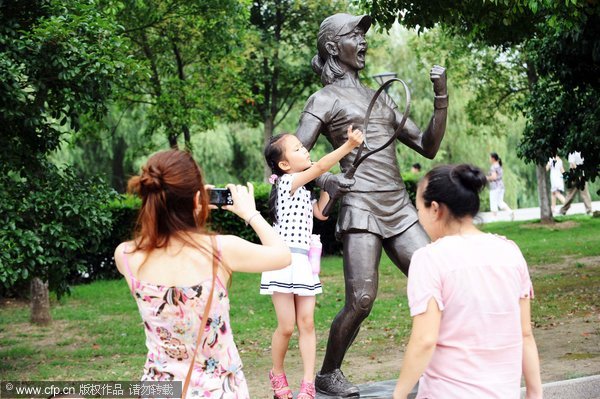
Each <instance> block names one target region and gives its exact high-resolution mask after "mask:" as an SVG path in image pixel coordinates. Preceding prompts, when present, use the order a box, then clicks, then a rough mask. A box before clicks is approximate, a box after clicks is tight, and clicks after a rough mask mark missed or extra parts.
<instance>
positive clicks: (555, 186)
mask: <svg viewBox="0 0 600 399" xmlns="http://www.w3.org/2000/svg"><path fill="white" fill-rule="evenodd" d="M546 170H548V171H550V194H551V195H552V197H551V202H552V213H555V209H554V208H555V207H556V199H557V198H558V200H559V201H560V202H561V203H562V204H564V203H565V196H564V195H563V193H564V192H565V181H564V179H563V173H565V168H564V166H563V162H562V159H560V157H559V156H558V154H554V156H553V157H551V158H550V159H548V163H547V164H546Z"/></svg>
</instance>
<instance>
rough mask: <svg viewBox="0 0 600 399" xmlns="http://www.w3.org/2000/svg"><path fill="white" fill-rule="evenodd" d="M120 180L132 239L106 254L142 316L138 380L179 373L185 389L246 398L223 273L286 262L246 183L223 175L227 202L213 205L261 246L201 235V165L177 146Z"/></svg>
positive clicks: (204, 206)
mask: <svg viewBox="0 0 600 399" xmlns="http://www.w3.org/2000/svg"><path fill="white" fill-rule="evenodd" d="M129 187H130V190H131V191H134V192H136V193H139V195H140V196H141V197H142V207H141V208H140V212H139V216H138V225H137V232H136V234H135V238H134V239H133V240H132V241H127V242H124V243H121V244H120V245H119V246H118V247H117V249H116V250H115V261H116V263H117V267H118V269H119V271H120V272H121V274H123V276H125V279H126V280H127V284H128V285H129V287H130V289H131V293H132V294H133V297H134V298H135V300H136V302H137V305H138V308H139V311H140V315H141V317H142V320H143V322H144V323H143V326H144V332H145V333H146V347H147V348H148V356H147V359H146V364H145V366H144V372H143V376H142V381H165V380H169V381H172V380H174V381H185V380H186V377H188V375H189V376H191V379H190V381H191V384H190V386H189V390H188V391H187V396H189V397H195V398H228V399H233V398H237V399H248V398H249V397H250V396H249V394H248V388H247V385H246V381H245V378H244V373H243V372H242V362H241V360H240V356H239V354H238V351H237V348H236V346H235V343H234V341H233V335H232V333H231V325H230V322H229V298H228V292H227V288H226V287H227V281H228V279H229V275H230V274H231V271H243V272H262V271H265V270H274V269H278V268H282V267H285V266H287V265H288V264H289V262H290V261H291V255H290V251H289V249H288V248H287V245H286V244H285V242H284V241H283V240H282V239H281V237H280V236H279V234H277V232H275V230H274V229H273V228H272V227H271V226H270V225H269V224H268V223H267V222H266V221H265V220H264V219H263V218H262V216H261V215H260V213H259V212H258V211H257V210H256V207H255V205H254V197H253V188H252V185H251V184H249V185H248V187H246V186H234V185H232V184H230V185H229V186H228V188H229V190H230V191H231V196H232V197H233V205H229V206H224V207H223V208H224V209H227V210H229V211H231V212H233V213H235V214H236V215H238V216H239V217H241V218H242V219H244V220H245V221H246V223H247V224H248V225H250V226H252V228H253V229H254V231H255V232H256V234H257V235H258V237H259V238H260V240H261V242H262V243H263V245H257V244H253V243H250V242H248V241H245V240H243V239H241V238H238V237H236V236H215V235H213V234H210V233H209V232H208V231H207V230H206V219H207V217H208V211H209V204H208V195H207V191H206V190H205V186H204V182H203V179H202V173H201V172H200V168H199V167H198V165H197V164H196V162H195V161H194V160H193V159H192V157H191V155H190V154H189V153H187V152H185V151H177V150H170V151H162V152H159V153H156V154H154V155H153V156H151V157H150V159H148V162H147V163H146V165H145V166H144V167H143V168H142V173H141V174H140V176H134V177H132V178H131V180H130V182H129ZM217 262H218V263H219V264H218V268H217V272H216V273H215V275H216V276H215V277H213V268H214V267H215V266H217ZM213 283H214V284H213ZM213 290H214V291H213ZM211 291H213V295H212V305H211V306H210V307H209V312H208V314H207V318H206V324H205V325H204V326H202V325H201V324H202V323H201V321H202V319H203V316H204V312H205V309H206V307H207V302H208V301H209V297H210V293H211ZM198 334H202V336H201V347H200V348H199V350H198V352H197V354H196V357H195V359H194V358H193V354H194V350H195V348H196V340H197V337H198ZM192 362H193V369H192V372H191V373H190V371H189V370H190V366H191V364H192Z"/></svg>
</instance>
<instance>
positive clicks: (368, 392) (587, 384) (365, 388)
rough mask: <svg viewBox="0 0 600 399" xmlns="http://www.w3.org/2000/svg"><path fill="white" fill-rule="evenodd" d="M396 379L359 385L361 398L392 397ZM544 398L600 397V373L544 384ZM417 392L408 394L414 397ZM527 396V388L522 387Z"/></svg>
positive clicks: (320, 398) (411, 397)
mask: <svg viewBox="0 0 600 399" xmlns="http://www.w3.org/2000/svg"><path fill="white" fill-rule="evenodd" d="M395 385H396V381H395V380H390V381H381V382H374V383H371V384H364V385H359V388H360V397H361V399H391V397H392V393H393V392H394V386H395ZM542 389H543V392H544V399H600V375H592V376H589V377H582V378H574V379H572V380H565V381H556V382H549V383H547V384H543V385H542ZM414 397H415V393H414V391H413V393H412V394H411V395H409V396H408V399H413V398H414ZM521 397H522V398H524V397H525V389H524V388H522V389H521ZM317 399H332V397H331V396H323V395H321V394H317Z"/></svg>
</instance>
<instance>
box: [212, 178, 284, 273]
mask: <svg viewBox="0 0 600 399" xmlns="http://www.w3.org/2000/svg"><path fill="white" fill-rule="evenodd" d="M227 188H228V189H229V190H230V191H231V197H232V199H233V205H225V206H223V207H222V208H223V209H225V210H228V211H231V212H233V213H235V214H236V215H238V216H239V217H241V218H242V219H244V221H245V222H246V223H247V224H248V225H249V226H251V227H252V228H253V229H254V231H255V232H256V235H258V238H259V239H260V242H261V243H262V245H259V244H253V243H251V242H249V241H246V240H244V239H242V238H240V237H237V236H232V235H229V236H223V238H222V240H221V245H222V248H221V249H222V257H223V263H224V264H225V265H226V266H228V267H229V268H230V269H231V270H233V271H238V272H262V271H267V270H275V269H282V268H284V267H286V266H288V265H289V264H290V263H291V261H292V257H291V253H290V250H289V248H288V246H287V244H286V243H285V242H284V241H283V239H282V238H281V236H279V234H278V233H277V232H276V231H275V229H273V227H272V226H271V225H270V224H269V223H268V222H267V221H266V220H265V219H264V218H263V217H262V215H261V214H260V212H259V211H257V210H256V205H255V202H254V187H253V186H252V184H250V183H248V186H247V187H246V186H241V185H238V186H235V185H233V184H229V185H227Z"/></svg>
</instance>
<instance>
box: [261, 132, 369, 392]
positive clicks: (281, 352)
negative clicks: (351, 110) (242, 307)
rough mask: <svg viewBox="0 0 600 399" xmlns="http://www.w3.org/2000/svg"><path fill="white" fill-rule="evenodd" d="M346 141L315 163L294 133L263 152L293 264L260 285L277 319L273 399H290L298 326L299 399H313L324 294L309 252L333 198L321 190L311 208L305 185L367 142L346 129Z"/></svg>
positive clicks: (272, 203)
mask: <svg viewBox="0 0 600 399" xmlns="http://www.w3.org/2000/svg"><path fill="white" fill-rule="evenodd" d="M347 137H348V140H347V141H346V142H345V144H343V145H342V146H340V147H339V148H338V149H336V150H335V151H333V152H331V153H329V154H327V155H325V156H324V157H323V158H321V159H320V160H319V161H318V162H315V163H311V161H310V154H309V152H308V151H307V149H306V148H304V146H303V145H302V143H300V141H299V140H298V139H297V138H296V136H293V135H291V134H280V135H277V136H274V137H273V138H272V139H271V141H270V143H269V144H268V145H267V146H266V148H265V159H266V161H267V164H268V165H269V167H270V168H271V170H272V172H273V175H272V176H271V182H272V183H273V188H272V190H271V197H270V198H269V208H270V212H271V219H272V220H273V221H274V227H275V230H276V231H277V232H278V233H279V234H280V235H281V237H283V239H284V240H285V242H286V243H287V244H288V246H289V247H290V251H291V252H292V263H291V265H290V266H288V267H286V268H285V269H283V270H279V271H276V272H266V273H263V275H262V279H261V284H260V293H261V294H266V295H272V300H273V305H274V307H275V313H276V314H277V329H276V330H275V332H274V333H273V340H272V344H271V351H272V352H271V356H272V360H273V369H272V370H271V371H270V372H269V379H270V381H271V388H272V389H273V392H274V398H275V399H288V398H292V391H291V390H290V388H289V386H288V382H287V379H286V376H285V372H284V367H283V361H284V358H285V354H286V352H287V349H288V344H289V341H290V337H291V335H292V333H293V332H294V326H295V325H296V324H297V325H298V333H299V346H300V355H301V356H302V362H303V367H304V376H303V380H302V382H301V385H300V393H299V394H298V399H312V398H314V397H315V385H314V369H315V357H316V336H315V329H314V321H313V314H314V308H315V302H316V299H315V295H316V294H318V293H321V291H322V290H321V283H320V281H319V277H318V276H317V275H313V273H312V268H311V266H310V263H309V262H308V249H309V238H310V235H311V233H312V220H313V215H314V216H315V217H317V218H319V219H321V220H325V219H326V217H324V216H323V214H322V210H323V208H324V207H325V205H326V204H327V201H329V195H327V193H325V192H324V191H321V196H320V198H319V201H318V202H316V203H314V204H313V205H311V198H310V192H309V190H307V189H306V188H305V187H304V185H305V184H307V183H309V182H311V181H312V180H314V179H316V178H317V177H319V176H320V175H322V174H323V173H325V172H327V171H328V170H329V169H331V168H332V167H333V166H334V165H335V164H336V163H337V162H338V161H339V160H340V159H342V157H344V156H345V155H346V154H348V153H350V152H351V151H352V150H353V149H354V148H356V147H357V146H359V145H360V144H361V143H362V141H363V134H362V132H361V131H360V130H352V126H350V127H348V131H347Z"/></svg>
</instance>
